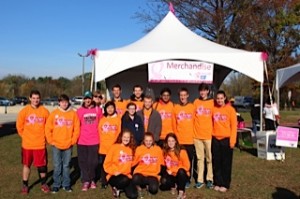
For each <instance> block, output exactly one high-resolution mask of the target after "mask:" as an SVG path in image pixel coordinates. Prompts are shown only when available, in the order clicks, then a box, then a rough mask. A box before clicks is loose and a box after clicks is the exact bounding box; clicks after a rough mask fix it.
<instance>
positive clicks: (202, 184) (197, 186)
mask: <svg viewBox="0 0 300 199" xmlns="http://www.w3.org/2000/svg"><path fill="white" fill-rule="evenodd" d="M203 186H204V183H202V182H197V183H196V184H195V186H194V187H195V188H197V189H200V188H201V187H203Z"/></svg>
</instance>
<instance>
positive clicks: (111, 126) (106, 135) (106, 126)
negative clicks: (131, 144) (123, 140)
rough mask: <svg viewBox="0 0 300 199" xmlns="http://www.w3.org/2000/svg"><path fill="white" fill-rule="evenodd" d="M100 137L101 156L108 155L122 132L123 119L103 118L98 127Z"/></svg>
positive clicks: (115, 116)
mask: <svg viewBox="0 0 300 199" xmlns="http://www.w3.org/2000/svg"><path fill="white" fill-rule="evenodd" d="M98 131H99V137H100V147H99V153H100V154H107V152H108V150H109V148H110V147H111V146H112V145H113V144H114V143H115V141H116V140H117V137H118V135H119V133H120V131H121V119H120V117H119V116H117V115H114V116H112V117H102V118H101V119H100V122H99V126H98Z"/></svg>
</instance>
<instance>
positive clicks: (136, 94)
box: [130, 85, 144, 111]
mask: <svg viewBox="0 0 300 199" xmlns="http://www.w3.org/2000/svg"><path fill="white" fill-rule="evenodd" d="M143 92H144V91H143V87H142V86H140V85H135V86H134V87H133V94H132V95H131V96H130V101H131V102H133V103H135V104H136V111H139V110H141V109H142V108H143V104H144V93H143Z"/></svg>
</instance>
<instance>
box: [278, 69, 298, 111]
mask: <svg viewBox="0 0 300 199" xmlns="http://www.w3.org/2000/svg"><path fill="white" fill-rule="evenodd" d="M299 80H300V63H298V64H295V65H292V66H289V67H286V68H281V69H278V70H277V71H276V80H275V81H276V86H275V89H276V93H277V103H278V106H279V105H280V104H279V103H280V101H279V100H280V88H281V87H283V86H284V85H286V84H288V83H291V82H295V81H299Z"/></svg>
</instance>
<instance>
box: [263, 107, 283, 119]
mask: <svg viewBox="0 0 300 199" xmlns="http://www.w3.org/2000/svg"><path fill="white" fill-rule="evenodd" d="M263 113H264V115H265V118H266V119H270V120H274V121H275V120H276V119H275V115H279V112H278V109H277V106H276V104H273V105H269V104H265V107H264V111H263Z"/></svg>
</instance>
